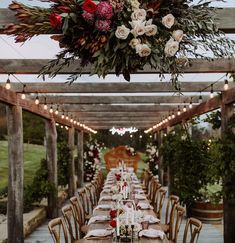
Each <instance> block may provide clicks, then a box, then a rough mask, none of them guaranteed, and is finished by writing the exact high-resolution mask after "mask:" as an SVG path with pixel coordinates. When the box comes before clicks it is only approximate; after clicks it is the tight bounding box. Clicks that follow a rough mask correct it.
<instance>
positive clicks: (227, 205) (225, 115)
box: [221, 104, 235, 243]
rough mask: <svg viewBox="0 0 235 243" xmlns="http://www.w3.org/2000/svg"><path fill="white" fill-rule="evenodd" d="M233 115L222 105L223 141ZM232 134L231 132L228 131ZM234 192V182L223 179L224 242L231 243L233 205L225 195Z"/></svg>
mask: <svg viewBox="0 0 235 243" xmlns="http://www.w3.org/2000/svg"><path fill="white" fill-rule="evenodd" d="M233 114H234V108H233V104H222V107H221V138H222V139H223V138H224V137H225V135H226V133H227V132H228V122H229V120H230V118H231V117H232V115H233ZM229 132H232V131H229ZM232 188H233V190H234V188H235V180H234V179H233V180H232V181H228V180H226V178H225V179H224V192H225V197H224V200H223V201H224V242H226V243H233V242H235V231H234V229H235V221H234V219H235V203H234V202H231V201H230V200H229V199H228V198H227V196H229V195H226V192H229V191H230V189H232Z"/></svg>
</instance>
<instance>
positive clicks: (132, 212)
mask: <svg viewBox="0 0 235 243" xmlns="http://www.w3.org/2000/svg"><path fill="white" fill-rule="evenodd" d="M131 224H132V225H134V224H135V211H134V207H133V205H131Z"/></svg>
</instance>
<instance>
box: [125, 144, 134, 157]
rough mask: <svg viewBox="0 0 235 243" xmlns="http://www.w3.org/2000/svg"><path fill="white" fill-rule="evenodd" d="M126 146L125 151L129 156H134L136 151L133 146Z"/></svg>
mask: <svg viewBox="0 0 235 243" xmlns="http://www.w3.org/2000/svg"><path fill="white" fill-rule="evenodd" d="M125 147H126V152H127V154H128V155H129V156H135V155H136V151H135V149H134V148H132V147H129V146H127V145H126V146H125Z"/></svg>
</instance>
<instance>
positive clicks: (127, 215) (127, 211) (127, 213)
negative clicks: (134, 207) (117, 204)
mask: <svg viewBox="0 0 235 243" xmlns="http://www.w3.org/2000/svg"><path fill="white" fill-rule="evenodd" d="M128 219H129V209H127V210H126V225H128Z"/></svg>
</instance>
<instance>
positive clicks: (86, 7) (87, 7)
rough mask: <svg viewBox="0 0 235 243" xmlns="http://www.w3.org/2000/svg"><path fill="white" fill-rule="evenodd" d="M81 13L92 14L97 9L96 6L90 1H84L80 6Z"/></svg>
mask: <svg viewBox="0 0 235 243" xmlns="http://www.w3.org/2000/svg"><path fill="white" fill-rule="evenodd" d="M82 9H83V11H86V12H88V13H94V12H95V11H96V9H97V6H96V4H95V3H94V2H93V1H91V0H85V2H84V3H83V5H82Z"/></svg>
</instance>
